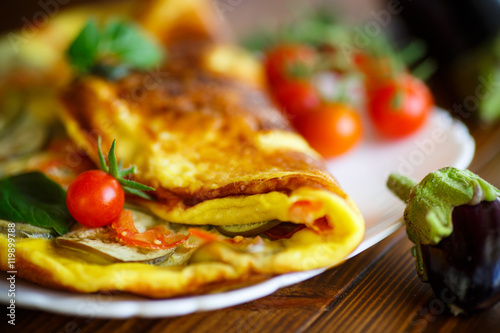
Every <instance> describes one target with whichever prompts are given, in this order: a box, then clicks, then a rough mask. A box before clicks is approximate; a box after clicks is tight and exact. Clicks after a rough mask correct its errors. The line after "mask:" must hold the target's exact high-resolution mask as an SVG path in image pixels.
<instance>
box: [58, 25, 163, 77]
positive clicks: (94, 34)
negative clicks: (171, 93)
mask: <svg viewBox="0 0 500 333" xmlns="http://www.w3.org/2000/svg"><path fill="white" fill-rule="evenodd" d="M164 55H165V54H164V51H163V48H162V47H161V45H159V44H158V43H157V42H156V41H155V40H154V39H153V38H152V37H150V36H149V35H148V34H147V33H146V32H145V31H144V30H142V29H141V28H140V27H139V26H138V25H136V24H134V23H131V22H127V21H123V20H112V21H109V22H108V23H107V24H106V25H105V26H104V27H102V28H100V27H99V26H98V25H97V23H96V21H95V20H93V19H92V20H89V21H88V23H87V24H86V25H85V27H84V28H83V30H82V31H81V32H80V34H79V35H78V36H77V37H76V39H75V40H74V41H73V43H72V44H71V46H70V47H69V49H68V51H67V56H68V58H69V60H70V62H71V64H72V65H73V66H74V67H75V68H76V69H77V70H78V71H80V72H81V73H92V74H96V75H101V76H104V77H107V78H108V77H109V78H110V79H117V78H119V77H121V76H124V75H126V74H127V73H128V68H130V69H148V68H151V67H153V66H155V65H158V64H159V63H161V61H162V59H163V57H164ZM114 67H116V68H117V69H118V70H117V71H114V70H113V68H114Z"/></svg>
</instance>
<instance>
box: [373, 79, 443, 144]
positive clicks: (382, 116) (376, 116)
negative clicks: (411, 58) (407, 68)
mask: <svg viewBox="0 0 500 333" xmlns="http://www.w3.org/2000/svg"><path fill="white" fill-rule="evenodd" d="M433 105H434V99H433V97H432V94H431V92H430V91H429V89H428V88H427V86H426V85H425V84H424V83H423V82H422V81H420V80H419V79H417V78H415V77H413V76H411V75H410V74H407V73H405V74H403V76H402V77H401V79H399V80H397V81H396V80H393V81H390V82H386V83H384V84H382V85H380V86H377V87H375V88H373V89H372V90H371V91H368V113H369V115H370V118H371V120H372V123H373V124H374V126H375V128H376V129H377V130H378V132H379V133H380V134H381V135H383V136H385V137H388V138H401V137H404V136H407V135H409V134H411V133H413V132H415V131H416V130H417V129H419V128H420V127H421V126H422V125H423V124H424V122H425V120H426V119H427V118H428V116H429V114H430V113H431V110H432V108H433Z"/></svg>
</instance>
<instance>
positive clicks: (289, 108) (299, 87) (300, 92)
mask: <svg viewBox="0 0 500 333" xmlns="http://www.w3.org/2000/svg"><path fill="white" fill-rule="evenodd" d="M274 98H275V99H276V102H278V104H279V106H280V107H281V108H282V109H283V111H284V112H285V114H287V115H288V116H289V118H291V119H293V118H294V117H295V116H297V115H299V114H301V113H304V112H308V111H311V110H313V109H315V108H317V107H318V106H319V105H320V104H321V98H320V96H319V93H318V91H317V90H316V87H314V86H313V85H312V84H311V83H310V82H307V81H293V82H288V83H284V84H283V85H281V86H279V87H277V88H276V89H275V90H274Z"/></svg>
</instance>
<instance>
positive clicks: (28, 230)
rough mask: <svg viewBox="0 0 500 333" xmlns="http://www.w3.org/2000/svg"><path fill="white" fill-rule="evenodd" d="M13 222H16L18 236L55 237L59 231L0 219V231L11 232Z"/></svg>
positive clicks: (15, 232) (15, 227)
mask: <svg viewBox="0 0 500 333" xmlns="http://www.w3.org/2000/svg"><path fill="white" fill-rule="evenodd" d="M11 223H13V224H14V235H15V236H16V237H18V238H54V237H56V236H57V233H56V232H55V231H54V229H51V228H41V227H36V226H34V225H31V224H28V223H22V222H9V221H5V220H0V233H2V234H9V233H11V230H12V228H11V226H12V225H11Z"/></svg>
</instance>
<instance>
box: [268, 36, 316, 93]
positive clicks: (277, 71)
mask: <svg viewBox="0 0 500 333" xmlns="http://www.w3.org/2000/svg"><path fill="white" fill-rule="evenodd" d="M315 62H316V51H315V50H314V49H313V48H312V47H309V46H306V45H300V44H282V45H279V46H277V47H275V48H273V49H271V50H270V51H269V52H267V54H266V57H265V61H264V67H265V70H266V74H267V79H268V81H269V83H270V84H271V86H273V87H276V86H278V85H281V84H283V83H285V82H289V81H293V80H296V79H297V78H294V77H293V72H294V70H293V69H294V68H293V67H294V66H302V67H304V68H311V67H312V66H314V63H315Z"/></svg>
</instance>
